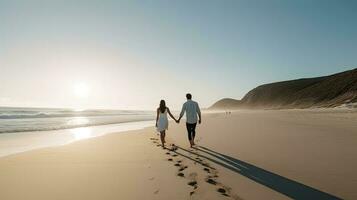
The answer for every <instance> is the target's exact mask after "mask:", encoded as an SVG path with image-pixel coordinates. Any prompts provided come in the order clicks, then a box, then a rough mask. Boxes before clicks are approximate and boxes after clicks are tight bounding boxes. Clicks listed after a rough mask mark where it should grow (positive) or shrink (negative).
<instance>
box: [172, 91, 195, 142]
mask: <svg viewBox="0 0 357 200" xmlns="http://www.w3.org/2000/svg"><path fill="white" fill-rule="evenodd" d="M186 98H187V101H186V102H185V103H184V104H183V105H182V110H181V113H180V118H179V119H178V120H177V123H180V120H181V118H182V116H183V115H184V114H185V112H186V128H187V134H188V140H189V141H190V145H191V147H192V146H193V145H195V142H194V140H195V136H196V124H197V115H198V123H199V124H201V110H200V107H199V106H198V103H197V102H195V101H192V100H191V99H192V95H191V94H190V93H188V94H186Z"/></svg>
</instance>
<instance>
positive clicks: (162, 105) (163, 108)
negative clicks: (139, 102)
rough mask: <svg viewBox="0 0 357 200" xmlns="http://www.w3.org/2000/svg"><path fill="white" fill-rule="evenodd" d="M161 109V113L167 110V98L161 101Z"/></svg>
mask: <svg viewBox="0 0 357 200" xmlns="http://www.w3.org/2000/svg"><path fill="white" fill-rule="evenodd" d="M159 109H160V112H161V113H164V112H165V110H166V103H165V100H161V101H160V107H159Z"/></svg>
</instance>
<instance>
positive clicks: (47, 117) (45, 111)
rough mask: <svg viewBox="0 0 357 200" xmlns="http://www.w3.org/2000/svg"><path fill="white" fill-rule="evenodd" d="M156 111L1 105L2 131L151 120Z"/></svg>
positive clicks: (10, 131) (57, 128)
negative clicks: (10, 106)
mask: <svg viewBox="0 0 357 200" xmlns="http://www.w3.org/2000/svg"><path fill="white" fill-rule="evenodd" d="M155 114H156V113H155V112H154V111H135V110H132V111H130V110H71V109H53V108H8V107H0V134H2V133H14V132H33V131H49V130H59V129H70V128H78V127H88V126H97V125H108V124H120V123H127V122H139V121H149V120H154V119H155Z"/></svg>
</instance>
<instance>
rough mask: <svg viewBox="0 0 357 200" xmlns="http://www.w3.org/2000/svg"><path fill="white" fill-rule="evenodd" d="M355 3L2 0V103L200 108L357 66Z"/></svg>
mask: <svg viewBox="0 0 357 200" xmlns="http://www.w3.org/2000/svg"><path fill="white" fill-rule="evenodd" d="M356 9H357V3H356V2H355V1H348V0H346V1H342V2H341V1H333V0H329V1H322V0H320V1H292V0H288V1H279V0H271V1H258V0H257V1H204V3H202V2H200V1H161V0H157V1H150V2H148V1H90V2H87V1H48V2H44V1H37V0H32V1H21V0H18V1H3V0H0V23H1V24H2V26H1V27H0V32H1V35H0V43H1V46H0V71H1V73H0V80H1V84H0V91H1V93H0V107H3V106H11V107H46V108H75V109H122V110H152V109H154V108H155V107H157V105H158V103H159V101H160V100H161V99H165V100H166V101H167V105H168V106H169V107H170V108H172V109H173V110H178V109H180V107H181V104H182V103H183V102H184V101H185V94H186V93H187V92H190V93H192V94H193V99H194V100H197V101H198V102H199V103H200V105H201V107H202V108H205V107H209V106H210V105H212V104H213V103H214V102H215V101H217V100H219V99H221V98H225V97H228V98H236V99H240V98H242V97H243V95H244V94H246V93H247V92H248V91H249V90H251V89H253V88H254V87H256V86H258V85H261V84H265V83H271V82H276V81H284V80H291V79H298V78H310V77H317V76H324V75H330V74H334V73H338V72H342V71H346V70H351V69H354V68H356V67H357V57H356V56H355V52H357V38H356V35H357V21H356V19H357V12H355V10H356Z"/></svg>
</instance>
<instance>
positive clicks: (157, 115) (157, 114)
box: [155, 109, 159, 127]
mask: <svg viewBox="0 0 357 200" xmlns="http://www.w3.org/2000/svg"><path fill="white" fill-rule="evenodd" d="M158 120H159V109H157V110H156V123H155V127H157V121H158Z"/></svg>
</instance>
